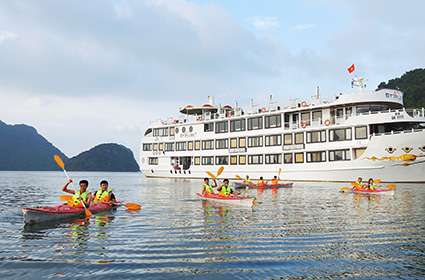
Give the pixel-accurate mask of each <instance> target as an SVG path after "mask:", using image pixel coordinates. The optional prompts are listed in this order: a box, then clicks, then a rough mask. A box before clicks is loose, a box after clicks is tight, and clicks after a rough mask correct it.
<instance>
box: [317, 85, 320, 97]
mask: <svg viewBox="0 0 425 280" xmlns="http://www.w3.org/2000/svg"><path fill="white" fill-rule="evenodd" d="M316 99H320V88H319V86H317V87H316Z"/></svg>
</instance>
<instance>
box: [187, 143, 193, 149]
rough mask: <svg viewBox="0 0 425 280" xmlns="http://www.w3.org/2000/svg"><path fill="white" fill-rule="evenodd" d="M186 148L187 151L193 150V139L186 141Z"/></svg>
mask: <svg viewBox="0 0 425 280" xmlns="http://www.w3.org/2000/svg"><path fill="white" fill-rule="evenodd" d="M187 150H188V151H193V141H188V142H187Z"/></svg>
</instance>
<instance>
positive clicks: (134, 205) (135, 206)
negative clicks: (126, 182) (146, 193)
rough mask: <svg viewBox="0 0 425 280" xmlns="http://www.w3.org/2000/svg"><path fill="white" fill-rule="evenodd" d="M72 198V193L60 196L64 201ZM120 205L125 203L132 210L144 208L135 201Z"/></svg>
mask: <svg viewBox="0 0 425 280" xmlns="http://www.w3.org/2000/svg"><path fill="white" fill-rule="evenodd" d="M71 198H72V195H69V194H63V195H60V196H59V199H60V200H61V201H63V202H68V201H69V200H70V199H71ZM119 205H123V206H125V207H126V208H127V210H131V211H136V210H140V209H142V206H141V205H140V204H138V203H135V202H126V203H124V204H119Z"/></svg>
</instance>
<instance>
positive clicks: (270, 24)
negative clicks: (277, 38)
mask: <svg viewBox="0 0 425 280" xmlns="http://www.w3.org/2000/svg"><path fill="white" fill-rule="evenodd" d="M249 22H250V23H251V25H252V26H253V27H254V28H255V29H257V30H261V31H265V30H275V29H278V28H279V27H280V21H279V19H278V18H277V17H252V18H250V19H249Z"/></svg>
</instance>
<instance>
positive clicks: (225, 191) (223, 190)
mask: <svg viewBox="0 0 425 280" xmlns="http://www.w3.org/2000/svg"><path fill="white" fill-rule="evenodd" d="M217 191H219V195H221V196H230V195H231V194H232V193H233V190H232V188H231V187H230V185H229V179H224V180H223V183H222V184H221V185H220V187H218V189H217Z"/></svg>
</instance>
